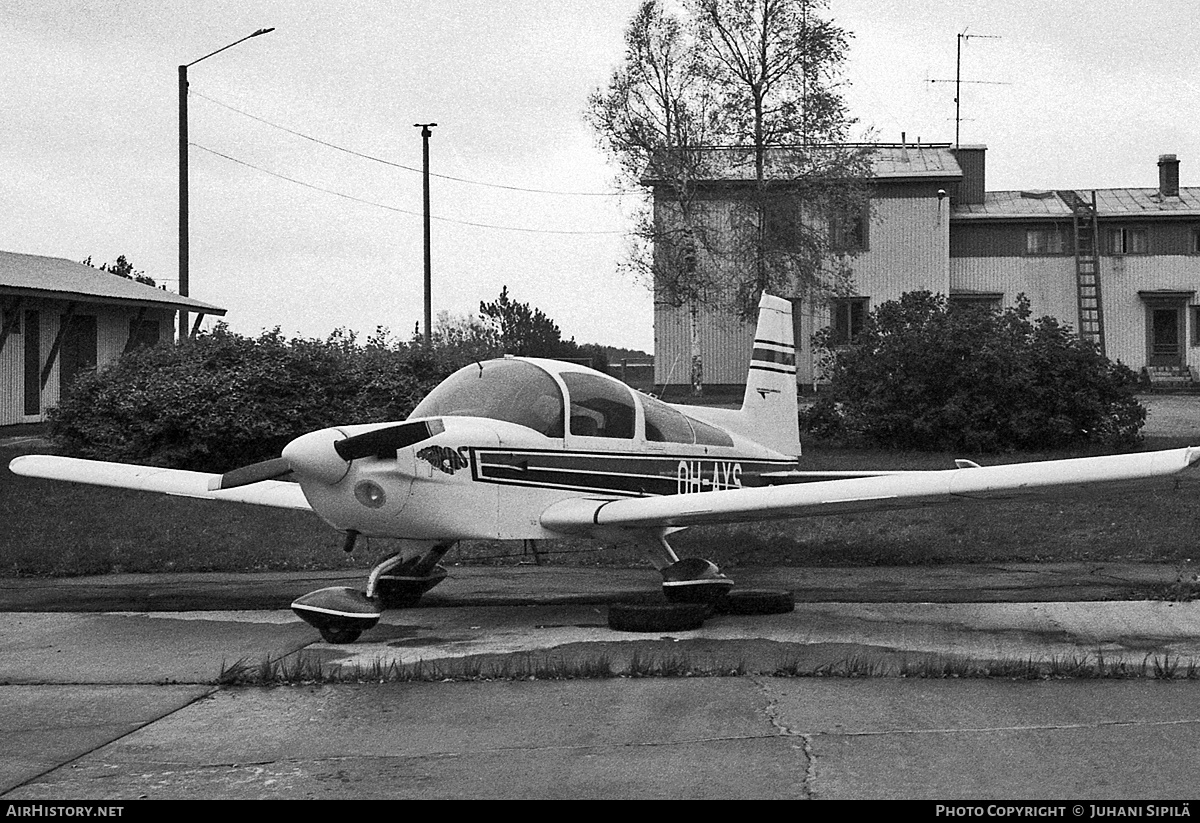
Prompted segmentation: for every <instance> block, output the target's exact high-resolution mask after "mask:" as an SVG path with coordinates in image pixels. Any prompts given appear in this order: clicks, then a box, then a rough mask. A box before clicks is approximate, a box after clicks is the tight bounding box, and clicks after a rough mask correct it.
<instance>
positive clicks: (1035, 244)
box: [1025, 224, 1075, 254]
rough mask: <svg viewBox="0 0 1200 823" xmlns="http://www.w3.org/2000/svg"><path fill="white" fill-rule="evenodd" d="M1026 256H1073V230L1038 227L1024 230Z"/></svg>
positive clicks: (1061, 227) (1058, 227)
mask: <svg viewBox="0 0 1200 823" xmlns="http://www.w3.org/2000/svg"><path fill="white" fill-rule="evenodd" d="M1025 253H1026V254H1074V253H1075V237H1074V230H1073V229H1071V228H1069V227H1067V226H1060V225H1057V224H1056V225H1053V226H1040V227H1038V228H1036V229H1026V230H1025Z"/></svg>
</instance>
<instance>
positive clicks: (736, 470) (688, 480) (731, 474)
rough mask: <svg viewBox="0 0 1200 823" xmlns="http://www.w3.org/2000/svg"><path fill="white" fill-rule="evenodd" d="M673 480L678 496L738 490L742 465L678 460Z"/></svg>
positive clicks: (720, 461) (727, 462)
mask: <svg viewBox="0 0 1200 823" xmlns="http://www.w3.org/2000/svg"><path fill="white" fill-rule="evenodd" d="M675 478H676V480H677V481H678V493H679V494H692V493H694V492H709V491H713V490H715V489H740V488H741V487H742V464H741V463H733V462H730V461H727V460H680V461H679V468H678V469H677V470H676V472H675Z"/></svg>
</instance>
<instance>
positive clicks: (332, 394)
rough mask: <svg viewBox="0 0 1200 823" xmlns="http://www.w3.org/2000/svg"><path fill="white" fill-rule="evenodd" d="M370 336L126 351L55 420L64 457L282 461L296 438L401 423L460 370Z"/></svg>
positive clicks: (220, 331)
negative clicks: (282, 451)
mask: <svg viewBox="0 0 1200 823" xmlns="http://www.w3.org/2000/svg"><path fill="white" fill-rule="evenodd" d="M462 363H463V360H462V357H461V352H460V351H459V350H458V349H456V348H454V347H444V346H443V347H435V348H434V349H432V350H426V349H424V348H423V347H421V346H420V345H415V344H405V343H395V342H389V341H388V340H387V337H386V334H377V335H376V336H374V337H373V338H372V339H371V340H368V342H367V343H366V344H365V345H362V344H359V343H358V342H357V340H356V339H355V337H354V335H353V334H348V333H346V332H343V331H338V332H335V333H334V334H333V335H331V336H330V337H329V338H328V339H326V340H303V339H293V340H287V339H285V338H284V337H283V336H282V335H281V334H280V333H279V330H278V329H276V330H275V331H272V332H267V333H264V334H262V335H261V336H259V337H258V338H249V337H244V336H242V335H238V334H235V333H233V332H230V331H229V330H228V329H227V328H226V327H224V326H218V327H217V328H216V329H215V330H214V331H212V332H211V333H205V334H200V335H199V336H197V337H195V338H194V339H191V340H188V341H185V342H184V343H182V344H181V345H174V344H165V345H161V346H156V347H153V348H146V349H140V350H137V351H133V352H130V353H128V354H126V355H125V356H123V357H122V358H120V359H119V360H118V361H116V362H115V363H114V364H113V365H111V366H109V367H107V368H105V369H102V370H100V371H99V372H97V373H94V374H85V375H82V376H81V377H80V378H79V379H78V380H77V381H76V382H75V383H74V384H73V385H72V386H71V388H70V391H69V392H67V393H66V396H65V397H64V398H63V399H62V401H61V403H60V405H59V407H58V409H57V410H55V411H53V412H52V413H51V415H50V434H51V437H52V438H53V439H54V440H55V441H56V442H57V443H58V444H59V445H60V446H61V447H62V448H63V450H64V451H66V452H67V453H68V454H73V455H77V456H79V457H87V458H91V459H94V460H112V461H118V462H129V463H144V464H149V465H156V466H169V467H173V468H187V469H196V470H201V471H212V472H219V471H225V470H228V469H230V468H233V467H236V466H240V465H245V464H247V463H250V462H253V461H256V460H263V459H267V458H270V457H277V456H278V455H279V451H280V449H282V447H283V446H284V445H285V444H286V443H287V442H288V441H289V440H291V439H292V438H294V437H297V436H299V435H300V434H303V433H305V432H308V431H312V430H314V429H319V428H323V427H327V426H333V425H338V424H345V423H366V422H378V421H387V420H402V419H404V418H405V417H406V416H407V415H408V414H409V412H410V411H412V409H413V407H414V406H415V405H416V404H417V402H419V401H420V399H421V398H422V397H424V395H425V394H426V393H427V392H428V391H429V390H430V389H431V388H432V387H433V386H435V385H437V383H438V382H439V381H440V380H442V379H443V378H444V377H445V376H446V375H448V374H449V373H450V372H451V371H453V370H454V369H455V368H457V367H458V366H460V365H462Z"/></svg>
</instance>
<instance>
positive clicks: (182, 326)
mask: <svg viewBox="0 0 1200 823" xmlns="http://www.w3.org/2000/svg"><path fill="white" fill-rule="evenodd" d="M273 31H275V29H273V28H270V29H259V30H258V31H256V32H254V33H253V34H247V35H246V36H245V37H243V38H242V39H241V40H236V41H234V42H232V43H230V44H229V45H228V46H222V47H221V48H219V49H217V50H216V51H214V52H209V53H208V54H206V55H204V56H203V57H201V58H200V60H207V59H208V58H210V57H212V56H213V55H214V54H220V53H221V52H223V51H225V49H231V48H233V47H234V46H236V45H237V44H238V43H241V42H243V41H245V40H249V39H250V38H251V37H258V36H259V35H261V34H268V33H270V32H273ZM200 60H193V61H192V62H190V63H185V64H184V65H182V66H180V67H179V296H180V297H187V296H188V289H189V285H190V284H189V277H188V275H189V271H188V269H189V255H190V252H189V249H188V104H187V98H188V79H187V70H188V66H194V65H196V64H197V63H199V62H200ZM187 336H188V313H187V312H186V311H180V312H179V340H180V342H182V341H184V340H186V339H187Z"/></svg>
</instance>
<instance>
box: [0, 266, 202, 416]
mask: <svg viewBox="0 0 1200 823" xmlns="http://www.w3.org/2000/svg"><path fill="white" fill-rule="evenodd" d="M181 310H185V311H188V312H190V313H192V314H197V315H218V316H220V315H224V314H225V309H222V308H219V307H217V306H213V305H209V304H208V303H202V302H200V301H199V300H193V299H191V298H189V297H181V296H180V295H178V294H173V293H171V292H168V291H163V290H162V289H158V288H155V287H154V286H150V285H147V284H144V283H139V282H137V281H135V280H129V279H126V278H124V277H118V276H117V275H115V274H110V273H109V272H106V271H102V270H100V269H94V268H92V267H91V266H87V265H84V264H82V263H76V262H73V261H71V260H65V259H63V258H60V257H41V256H38V255H33V254H17V253H14V252H0V426H8V425H13V424H17V423H37V422H41V421H43V420H45V419H46V410H47V409H50V408H53V407H54V406H56V405H58V400H59V397H60V396H61V392H62V390H63V388H64V387H66V386H68V385H69V384H70V382H71V380H73V379H74V378H75V376H76V375H78V374H79V373H80V372H83V371H88V370H94V369H96V368H98V367H100V366H104V365H105V364H107V363H110V362H112V361H113V360H115V359H116V358H118V357H120V356H121V354H122V353H123V352H126V351H129V350H130V349H133V348H136V347H138V346H146V345H154V344H155V343H158V342H159V341H160V340H170V339H171V338H172V337H173V334H174V328H175V322H176V317H177V312H179V311H181Z"/></svg>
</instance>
